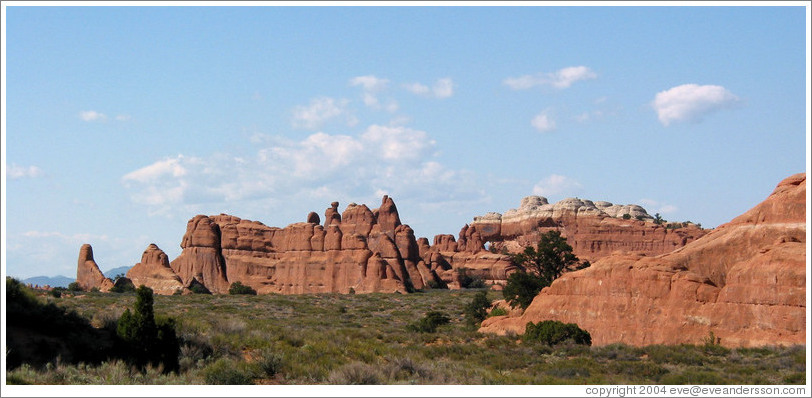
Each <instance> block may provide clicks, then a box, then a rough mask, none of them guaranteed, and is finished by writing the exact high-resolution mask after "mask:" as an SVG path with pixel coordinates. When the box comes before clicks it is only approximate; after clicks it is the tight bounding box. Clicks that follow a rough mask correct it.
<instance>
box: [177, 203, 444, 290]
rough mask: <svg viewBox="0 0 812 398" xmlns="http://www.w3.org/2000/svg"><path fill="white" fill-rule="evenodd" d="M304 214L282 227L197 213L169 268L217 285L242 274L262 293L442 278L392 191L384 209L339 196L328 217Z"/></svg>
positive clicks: (402, 285) (393, 286) (410, 284)
mask: <svg viewBox="0 0 812 398" xmlns="http://www.w3.org/2000/svg"><path fill="white" fill-rule="evenodd" d="M306 220H307V222H303V223H295V224H291V225H288V226H287V227H285V228H276V227H268V226H266V225H264V224H262V223H260V222H258V221H249V220H243V219H240V218H238V217H234V216H230V215H225V214H221V215H218V216H203V215H198V216H195V217H194V218H193V219H192V220H190V221H189V223H188V224H187V231H186V235H185V236H184V238H183V243H182V244H181V247H182V248H183V251H182V253H181V255H180V256H179V257H178V258H176V259H175V260H173V261H172V262H171V268H172V269H173V270H174V272H175V273H176V274H177V275H178V276H179V277H180V279H181V280H182V281H183V283H184V284H187V285H188V283H189V282H190V281H192V280H195V281H197V282H199V283H201V284H203V285H204V286H206V288H208V289H209V290H210V291H211V292H212V293H226V292H227V291H228V287H229V285H230V284H231V283H233V282H236V281H239V282H241V283H243V284H245V285H248V286H251V287H252V288H254V289H255V290H256V291H257V293H260V294H263V293H282V294H291V293H326V292H339V293H348V292H350V291H354V292H357V293H368V292H407V291H409V290H411V289H412V288H416V289H421V288H423V287H424V286H426V285H428V284H437V283H438V282H439V279H438V276H437V275H436V274H435V273H434V272H432V271H431V270H430V269H429V268H428V267H427V265H426V263H425V262H424V261H423V259H422V258H421V256H420V252H419V249H418V245H417V241H416V239H415V236H414V231H412V229H411V228H410V227H409V226H408V225H404V224H401V222H400V216H399V215H398V212H397V207H396V206H395V203H394V201H393V200H392V199H391V198H389V197H388V196H384V197H383V200H382V203H381V206H380V208H378V209H375V210H370V209H369V208H368V207H367V206H366V205H357V204H355V203H351V204H350V205H348V206H347V208H346V209H345V210H344V212H343V214H339V213H338V202H334V203H332V205H331V207H330V208H328V209H327V210H326V211H325V221H324V225H319V222H320V220H319V217H318V215H317V214H315V213H310V214H309V215H308V216H307V219H306Z"/></svg>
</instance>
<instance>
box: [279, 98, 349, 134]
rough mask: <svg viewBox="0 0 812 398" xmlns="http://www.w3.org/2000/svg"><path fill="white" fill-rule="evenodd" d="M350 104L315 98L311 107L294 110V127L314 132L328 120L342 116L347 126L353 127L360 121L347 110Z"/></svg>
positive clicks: (344, 100) (299, 107)
mask: <svg viewBox="0 0 812 398" xmlns="http://www.w3.org/2000/svg"><path fill="white" fill-rule="evenodd" d="M348 103H349V100H347V99H340V100H336V99H334V98H329V97H319V98H314V99H312V100H310V105H308V106H297V107H296V108H295V109H294V110H293V127H295V128H303V129H310V130H314V129H318V128H320V127H321V126H322V125H323V124H324V123H325V122H327V121H328V120H330V119H335V118H338V117H342V116H343V117H344V119H345V121H346V123H347V125H350V126H352V125H354V124H355V123H357V122H358V120H357V119H356V118H355V117H354V116H353V115H351V114H350V113H349V111H348V110H347V104H348Z"/></svg>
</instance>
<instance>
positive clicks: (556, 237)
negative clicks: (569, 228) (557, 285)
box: [502, 231, 589, 308]
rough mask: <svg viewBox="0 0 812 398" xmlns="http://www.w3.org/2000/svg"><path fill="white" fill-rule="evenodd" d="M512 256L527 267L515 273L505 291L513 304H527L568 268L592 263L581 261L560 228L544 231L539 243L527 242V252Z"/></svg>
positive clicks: (568, 269) (515, 261)
mask: <svg viewBox="0 0 812 398" xmlns="http://www.w3.org/2000/svg"><path fill="white" fill-rule="evenodd" d="M510 257H511V260H513V262H514V263H515V264H517V265H520V266H522V267H523V268H524V269H525V270H526V271H525V272H514V273H513V274H511V275H510V276H509V277H508V281H507V284H506V285H505V289H504V290H503V291H502V292H503V294H504V296H505V300H507V301H508V303H510V305H511V306H512V307H516V306H521V307H522V308H527V306H529V305H530V303H531V302H532V301H533V297H535V296H536V295H537V294H538V292H540V291H541V289H543V288H545V287H547V286H550V284H552V283H553V281H554V280H556V279H558V277H559V276H561V274H563V273H564V272H567V271H575V270H579V269H583V268H586V267H589V262H588V261H584V262H583V263H579V260H578V257H577V256H576V255H575V254H573V253H572V246H570V245H569V244H568V243H567V240H566V239H565V238H563V237H562V236H561V232H558V231H549V232H547V233H545V234H543V235H541V237H540V239H539V241H538V243H537V244H536V247H533V246H527V247H525V248H524V251H523V252H521V253H518V254H512V255H510ZM528 271H529V272H528Z"/></svg>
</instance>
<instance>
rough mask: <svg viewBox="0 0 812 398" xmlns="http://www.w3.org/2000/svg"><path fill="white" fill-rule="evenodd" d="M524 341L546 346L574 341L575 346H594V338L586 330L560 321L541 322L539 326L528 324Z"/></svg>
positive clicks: (523, 336) (523, 337)
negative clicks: (540, 343)
mask: <svg viewBox="0 0 812 398" xmlns="http://www.w3.org/2000/svg"><path fill="white" fill-rule="evenodd" d="M522 340H524V341H539V342H542V343H544V344H546V345H549V346H553V345H556V344H560V343H564V342H567V341H572V342H573V343H575V344H582V345H587V346H589V345H592V336H590V335H589V332H587V331H586V330H584V329H581V328H579V327H578V325H576V324H574V323H563V322H559V321H541V322H539V323H537V324H534V323H533V322H528V323H527V327H526V328H525V331H524V335H522Z"/></svg>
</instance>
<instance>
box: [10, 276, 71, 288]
mask: <svg viewBox="0 0 812 398" xmlns="http://www.w3.org/2000/svg"><path fill="white" fill-rule="evenodd" d="M74 281H76V278H68V277H67V276H62V275H57V276H35V277H33V278H28V279H23V283H26V284H28V283H30V284H32V285H39V286H45V285H49V286H51V287H68V285H70V284H71V282H74Z"/></svg>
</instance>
